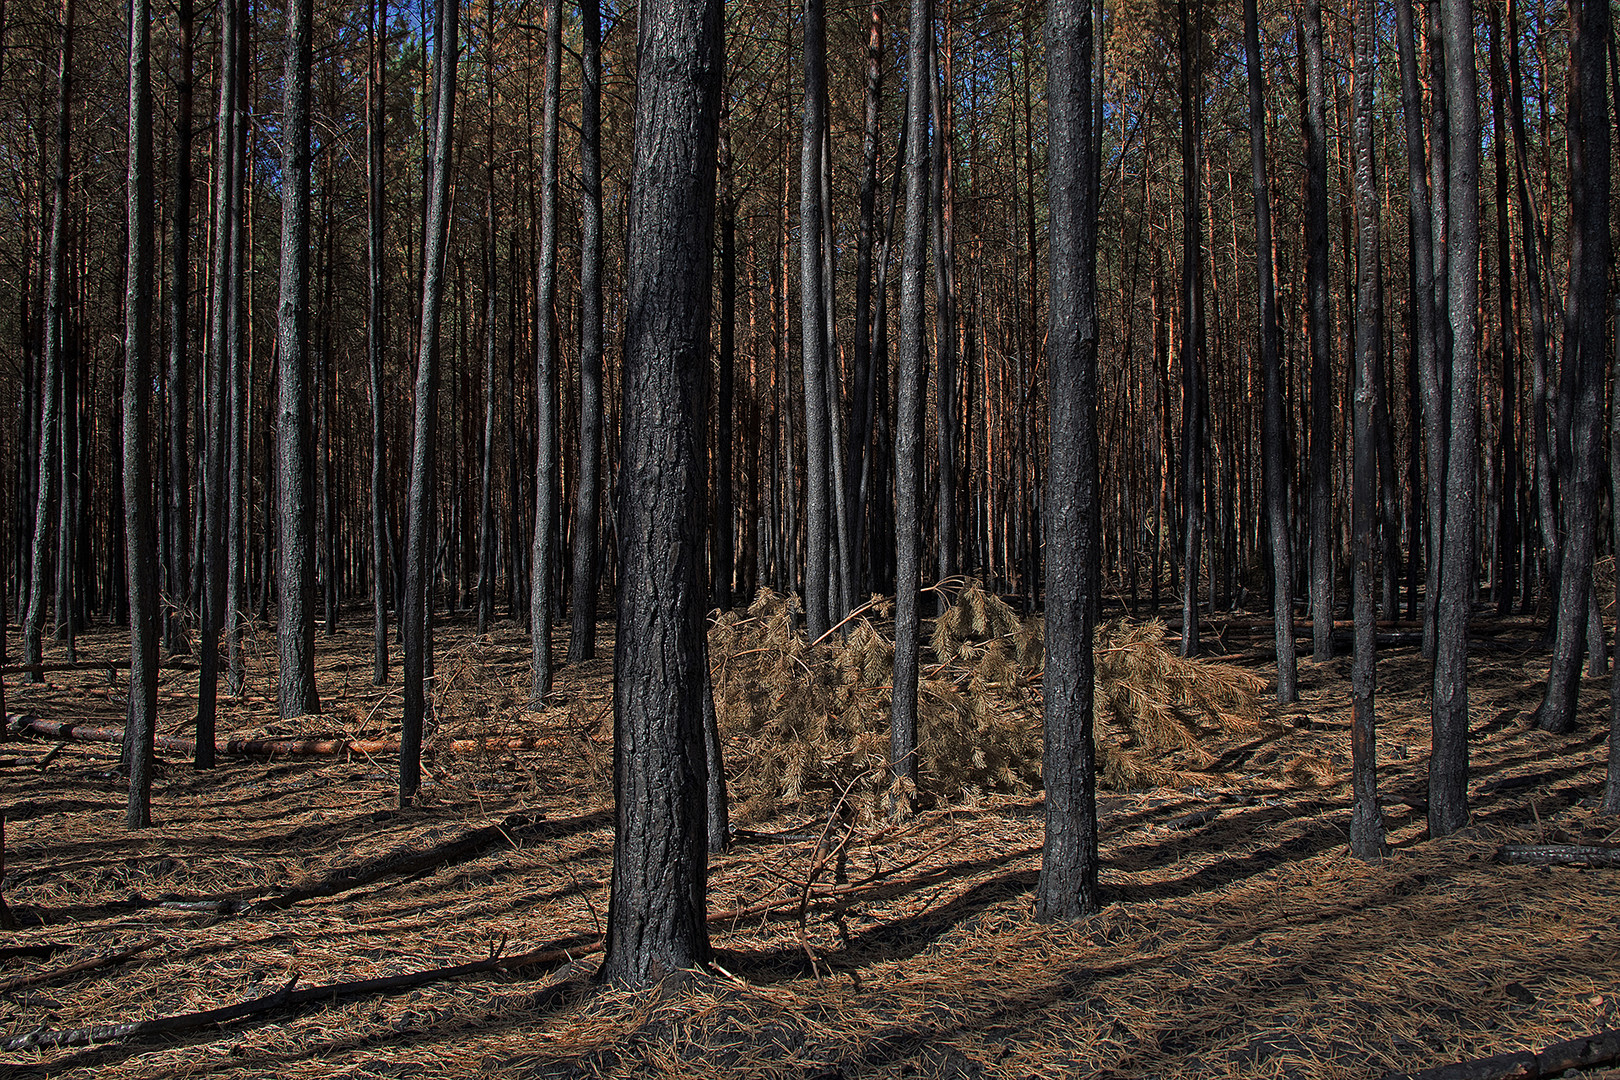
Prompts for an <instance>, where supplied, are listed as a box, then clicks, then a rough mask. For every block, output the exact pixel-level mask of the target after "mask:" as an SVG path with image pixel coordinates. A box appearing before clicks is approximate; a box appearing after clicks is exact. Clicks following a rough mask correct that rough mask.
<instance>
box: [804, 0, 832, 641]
mask: <svg viewBox="0 0 1620 1080" xmlns="http://www.w3.org/2000/svg"><path fill="white" fill-rule="evenodd" d="M826 127H827V29H826V11H825V5H824V4H823V3H822V0H804V122H803V127H802V134H803V137H802V139H801V140H800V144H799V147H800V149H799V323H800V340H801V343H802V346H803V349H802V355H803V365H804V366H803V372H804V447H805V469H806V471H805V485H804V527H805V541H804V557H805V562H804V623H805V632H806V633H807V634H808V635H809V637H810V640H811V641H815V640H816V639H817V638H820V637H821V636H822V635H823V634H825V633H826V632H827V628H828V627H829V626H830V625H831V623H830V622H829V612H830V610H831V608H832V606H833V602H832V591H831V573H830V570H831V561H830V559H831V555H830V545H829V540H830V539H831V513H832V508H831V503H832V491H831V486H832V485H831V470H830V468H829V464H830V457H829V455H830V453H831V446H830V443H831V441H832V440H831V438H830V433H831V427H832V418H831V416H830V414H829V410H828V406H829V404H830V402H829V401H828V399H827V365H828V363H829V362H830V360H831V357H830V355H829V353H828V349H827V344H828V342H827V335H826V322H827V313H826V303H827V299H828V298H827V295H826V292H825V289H824V284H825V279H824V277H823V274H822V262H821V258H822V243H823V239H824V238H823V236H822V201H821V197H822V168H821V166H822V139H823V137H824V132H825V130H826Z"/></svg>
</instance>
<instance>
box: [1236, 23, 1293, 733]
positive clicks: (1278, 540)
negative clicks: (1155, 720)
mask: <svg viewBox="0 0 1620 1080" xmlns="http://www.w3.org/2000/svg"><path fill="white" fill-rule="evenodd" d="M1243 55H1244V59H1245V62H1246V65H1247V67H1248V73H1249V150H1250V156H1251V158H1252V162H1253V168H1252V174H1253V178H1254V184H1253V190H1254V250H1255V261H1256V276H1257V278H1258V280H1259V283H1260V377H1261V382H1262V384H1263V385H1264V387H1265V402H1264V404H1263V409H1264V414H1263V417H1262V419H1261V424H1260V444H1261V447H1260V455H1261V463H1262V466H1263V470H1264V474H1265V476H1264V486H1265V515H1266V535H1267V537H1268V538H1269V539H1270V541H1271V611H1272V618H1273V620H1274V622H1275V624H1276V634H1275V640H1276V643H1277V700H1278V701H1279V702H1281V703H1283V704H1284V705H1286V704H1289V703H1290V702H1292V701H1293V700H1294V699H1295V698H1296V697H1298V696H1299V691H1298V680H1297V675H1298V663H1297V662H1296V657H1295V655H1294V542H1293V531H1292V530H1291V529H1290V528H1289V525H1288V475H1289V472H1290V468H1289V464H1288V440H1287V434H1286V431H1287V429H1286V428H1285V427H1284V424H1285V419H1284V402H1283V371H1282V357H1281V355H1280V354H1281V351H1282V350H1281V346H1280V343H1279V342H1278V340H1277V339H1278V327H1277V291H1276V287H1275V283H1274V281H1273V278H1272V271H1271V188H1270V186H1269V184H1268V183H1267V179H1266V84H1265V77H1264V76H1263V75H1262V73H1261V70H1260V18H1259V12H1258V11H1257V9H1256V5H1255V0H1244V2H1243Z"/></svg>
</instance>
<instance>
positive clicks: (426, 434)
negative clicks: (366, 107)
mask: <svg viewBox="0 0 1620 1080" xmlns="http://www.w3.org/2000/svg"><path fill="white" fill-rule="evenodd" d="M458 8H459V4H458V2H457V0H438V6H437V10H438V31H437V38H436V50H437V57H436V59H435V62H434V72H435V80H436V90H437V103H436V108H435V109H434V112H433V116H434V124H433V148H432V155H431V158H430V169H429V172H428V174H427V176H426V177H424V181H425V184H426V186H427V189H428V216H427V229H426V231H425V232H424V233H423V241H424V248H423V256H422V330H421V335H420V337H421V341H420V346H419V347H420V352H419V353H418V355H417V361H416V410H415V411H416V417H415V425H414V427H415V431H414V435H413V438H412V442H411V480H410V490H409V493H408V508H407V511H406V521H407V524H406V528H407V530H408V538H407V540H406V548H405V604H404V610H403V612H402V616H403V617H402V619H401V622H402V623H403V628H404V631H405V635H404V636H405V715H404V720H403V723H402V724H401V726H400V733H399V804H400V806H401V807H405V806H409V805H410V804H411V801H412V800H413V799H414V798H415V797H416V792H417V789H418V788H419V787H420V786H421V782H422V729H423V727H424V725H425V721H426V717H427V711H428V702H427V692H426V690H427V688H426V684H425V676H426V674H427V666H428V652H429V649H430V648H431V643H430V641H429V638H428V611H427V600H428V588H429V580H430V573H431V570H432V557H431V554H430V548H429V546H428V542H429V515H430V513H431V508H432V499H433V486H434V485H433V475H434V442H435V439H434V435H435V428H436V427H437V426H438V396H439V309H440V304H441V302H442V300H443V297H444V263H445V252H446V250H447V249H448V248H449V246H450V213H449V210H450V206H449V203H450V162H451V146H450V143H451V139H452V138H453V137H454V134H455V106H456V52H457V48H458V45H457V31H458V30H459V28H460V22H459V18H458V15H459V11H458Z"/></svg>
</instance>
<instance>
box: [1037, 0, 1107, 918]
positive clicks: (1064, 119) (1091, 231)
mask: <svg viewBox="0 0 1620 1080" xmlns="http://www.w3.org/2000/svg"><path fill="white" fill-rule="evenodd" d="M1092 38H1093V29H1092V18H1091V0H1051V2H1049V3H1048V5H1047V9H1046V52H1047V61H1046V79H1047V110H1048V118H1049V135H1048V144H1047V145H1048V150H1047V154H1048V156H1047V176H1048V180H1047V188H1048V191H1049V196H1048V197H1049V199H1050V200H1051V203H1050V205H1051V214H1052V231H1051V241H1050V244H1049V247H1048V251H1049V255H1048V257H1049V259H1050V260H1051V294H1050V308H1049V310H1050V312H1051V316H1050V319H1051V322H1050V326H1049V330H1048V334H1047V346H1046V347H1047V400H1048V401H1049V402H1050V407H1051V424H1050V430H1051V446H1050V450H1051V458H1050V465H1049V468H1048V471H1047V506H1046V529H1047V539H1046V552H1047V569H1046V634H1047V653H1046V656H1047V662H1046V674H1045V680H1044V683H1043V690H1044V699H1045V704H1044V723H1043V728H1042V730H1043V732H1044V751H1043V758H1042V766H1041V775H1042V781H1043V784H1044V786H1045V788H1046V837H1045V845H1044V847H1043V849H1042V852H1041V872H1040V877H1039V879H1038V880H1037V883H1036V891H1035V914H1036V917H1037V918H1039V919H1043V920H1048V919H1077V918H1081V917H1083V916H1085V915H1089V914H1091V913H1092V912H1094V911H1096V910H1097V909H1098V907H1099V906H1100V903H1101V901H1100V898H1099V896H1098V891H1097V866H1098V856H1097V798H1096V786H1097V776H1096V774H1097V763H1096V748H1095V745H1094V743H1093V742H1092V698H1093V695H1094V685H1093V684H1094V668H1095V661H1094V658H1093V655H1092V645H1093V640H1094V636H1095V630H1096V626H1095V619H1096V610H1097V603H1096V594H1097V591H1098V589H1099V587H1100V585H1101V555H1102V552H1101V546H1100V540H1101V537H1100V536H1099V535H1098V533H1099V530H1098V528H1097V524H1098V520H1099V519H1098V515H1097V501H1098V491H1099V487H1100V485H1099V481H1098V475H1097V467H1098V466H1097V303H1096V293H1097V204H1098V189H1099V178H1098V171H1099V170H1098V164H1099V156H1098V139H1097V135H1098V133H1097V130H1096V127H1095V126H1094V112H1093V95H1094V94H1095V92H1096V91H1095V83H1096V77H1095V74H1094V71H1093V62H1092V56H1093V45H1092Z"/></svg>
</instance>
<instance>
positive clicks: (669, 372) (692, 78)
mask: <svg viewBox="0 0 1620 1080" xmlns="http://www.w3.org/2000/svg"><path fill="white" fill-rule="evenodd" d="M723 18H724V15H723V8H722V5H721V4H720V2H719V0H648V2H647V3H645V4H643V6H642V9H641V16H640V33H641V40H640V46H639V49H638V52H639V55H640V58H641V62H640V64H639V67H638V73H637V81H638V86H637V94H636V113H637V115H636V124H635V132H636V138H635V155H634V159H633V161H634V163H633V165H632V169H631V182H630V192H631V195H630V221H629V236H628V239H629V248H628V259H627V264H626V265H627V267H628V269H629V279H628V281H627V285H626V288H627V294H626V295H627V303H626V311H627V313H628V317H627V320H626V325H625V353H624V356H625V371H624V382H623V386H624V411H623V414H622V433H623V434H622V444H621V445H622V448H623V449H622V453H621V455H620V463H621V476H622V477H623V479H622V481H621V483H620V485H619V514H618V538H619V567H620V572H621V573H622V574H623V578H622V586H621V588H620V589H619V599H618V607H619V612H618V615H619V619H618V626H619V631H618V637H617V640H616V642H615V648H614V667H615V671H616V672H617V678H616V679H615V682H614V694H613V703H614V709H613V714H614V763H613V772H614V783H613V788H614V803H615V830H614V845H613V892H612V899H611V900H610V902H609V905H608V920H607V921H608V926H607V952H606V956H605V958H604V959H603V962H602V977H603V978H604V979H606V980H608V981H611V982H617V983H628V984H632V985H645V984H648V983H653V982H657V981H659V980H662V979H664V978H666V977H668V976H671V975H675V974H676V973H677V972H680V971H686V970H690V969H692V968H695V967H697V966H699V965H701V964H702V963H703V962H704V961H705V960H706V959H708V955H709V933H708V924H707V920H706V918H705V916H704V889H705V878H706V877H707V873H708V853H707V850H706V848H707V840H708V834H707V829H706V821H707V813H706V806H705V802H706V793H707V791H708V790H709V784H708V773H709V766H708V762H707V756H708V755H707V753H706V751H705V744H704V724H703V712H704V709H703V688H704V684H705V682H706V681H707V677H708V659H707V655H706V654H707V649H706V647H705V643H704V632H703V618H704V611H703V595H704V591H703V584H704V573H703V542H704V536H705V530H704V522H703V513H704V503H705V495H704V491H703V479H704V468H703V446H704V442H705V440H704V427H705V416H704V413H705V411H706V410H705V404H706V401H705V397H704V394H703V390H704V379H703V377H702V371H703V368H704V367H705V366H706V365H707V363H708V355H709V353H708V349H709V305H710V299H711V294H710V266H711V262H712V260H711V256H710V247H709V244H710V240H711V237H712V232H713V228H714V194H715V149H716V142H717V139H718V133H717V129H718V127H719V116H720V92H721V87H722V85H723V78H724V72H723V68H724V62H725V53H724V47H723V43H722V27H723Z"/></svg>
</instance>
